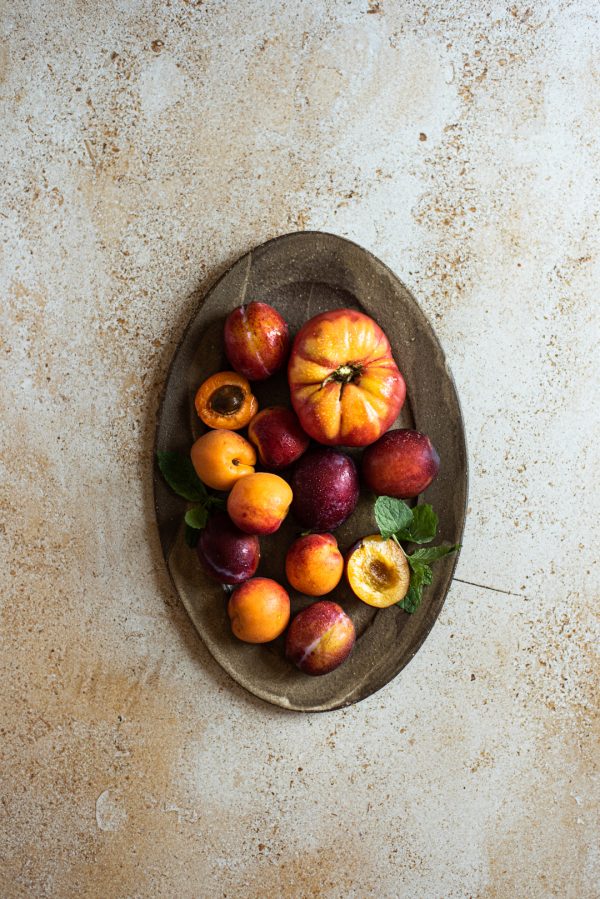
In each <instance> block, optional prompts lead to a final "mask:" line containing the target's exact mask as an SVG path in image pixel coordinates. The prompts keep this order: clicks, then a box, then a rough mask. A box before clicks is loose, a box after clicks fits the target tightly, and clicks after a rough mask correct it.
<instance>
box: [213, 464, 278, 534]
mask: <svg viewBox="0 0 600 899" xmlns="http://www.w3.org/2000/svg"><path fill="white" fill-rule="evenodd" d="M292 496H293V494H292V488H291V487H290V485H289V484H288V483H287V481H284V480H283V478H280V477H279V475H277V474H271V473H270V472H267V471H259V472H256V473H255V474H250V475H248V477H245V478H242V479H241V480H239V481H237V483H236V484H235V485H234V487H233V489H232V491H231V493H230V494H229V496H228V497H227V511H228V512H229V517H230V518H231V520H232V521H233V523H234V524H236V525H237V526H238V528H239V529H240V530H241V531H244V532H245V533H246V534H273V533H274V532H275V531H276V530H277V529H278V528H279V526H280V525H281V522H282V521H283V519H284V518H285V516H286V515H287V513H288V510H289V508H290V503H291V502H292Z"/></svg>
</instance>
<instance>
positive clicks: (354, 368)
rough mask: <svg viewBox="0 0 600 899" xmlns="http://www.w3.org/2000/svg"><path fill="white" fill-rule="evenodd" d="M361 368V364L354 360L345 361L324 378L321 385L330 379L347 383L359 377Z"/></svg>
mask: <svg viewBox="0 0 600 899" xmlns="http://www.w3.org/2000/svg"><path fill="white" fill-rule="evenodd" d="M362 370H363V367H362V365H360V364H358V363H356V362H345V363H344V364H343V365H340V366H338V368H336V370H335V371H333V372H332V373H331V374H330V375H329V376H328V377H327V378H325V380H324V381H323V385H322V386H323V387H325V385H326V384H329V383H330V381H341V383H342V384H349V383H350V382H351V381H355V380H356V379H357V378H359V377H360V375H361V374H362Z"/></svg>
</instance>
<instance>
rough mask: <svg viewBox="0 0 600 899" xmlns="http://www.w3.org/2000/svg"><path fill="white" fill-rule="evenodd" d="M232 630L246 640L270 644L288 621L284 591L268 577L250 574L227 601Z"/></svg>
mask: <svg viewBox="0 0 600 899" xmlns="http://www.w3.org/2000/svg"><path fill="white" fill-rule="evenodd" d="M227 614H228V615H229V620H230V621H231V629H232V631H233V633H234V634H235V636H236V637H237V638H238V639H239V640H243V641H244V642H245V643H269V642H270V641H271V640H275V639H276V638H277V637H279V635H280V634H282V633H283V632H284V630H285V629H286V627H287V624H288V621H289V620H290V598H289V596H288V593H287V590H285V589H284V588H283V587H282V586H281V584H278V583H277V581H273V580H271V578H268V577H253V578H250V580H248V581H245V582H244V583H243V584H242V585H241V586H240V587H238V588H237V589H236V590H234V591H233V593H232V594H231V597H230V599H229V602H228V604H227Z"/></svg>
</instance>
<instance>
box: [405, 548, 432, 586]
mask: <svg viewBox="0 0 600 899" xmlns="http://www.w3.org/2000/svg"><path fill="white" fill-rule="evenodd" d="M406 558H407V559H408V564H409V565H410V582H411V584H415V585H416V586H418V587H421V586H426V585H427V584H430V583H431V579H432V577H433V574H432V571H431V566H430V565H429V564H428V563H427V562H425V561H423V560H421V559H418V558H417V559H415V554H414V553H411V555H410V556H407V557H406Z"/></svg>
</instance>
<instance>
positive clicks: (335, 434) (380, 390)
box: [288, 309, 406, 446]
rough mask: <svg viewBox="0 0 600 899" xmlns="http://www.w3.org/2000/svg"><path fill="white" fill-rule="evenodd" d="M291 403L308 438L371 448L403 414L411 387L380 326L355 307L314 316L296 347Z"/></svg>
mask: <svg viewBox="0 0 600 899" xmlns="http://www.w3.org/2000/svg"><path fill="white" fill-rule="evenodd" d="M288 381H289V385H290V393H291V398H292V405H293V407H294V409H295V411H296V414H297V415H298V418H299V419H300V424H301V425H302V427H303V428H304V430H305V431H306V433H307V434H309V435H310V436H311V437H313V438H314V439H315V440H317V441H319V443H324V444H326V445H330V446H334V445H335V446H338V445H341V446H367V445H368V444H370V443H373V442H374V441H375V440H377V439H378V437H380V436H381V435H382V434H383V433H384V432H385V431H387V429H388V428H389V427H390V425H391V424H392V423H393V421H394V419H395V418H396V416H397V415H398V413H399V412H400V409H401V408H402V405H403V403H404V399H405V396H406V385H405V383H404V379H403V377H402V375H401V374H400V372H399V370H398V366H397V365H396V363H395V361H394V358H393V356H392V350H391V347H390V344H389V341H388V339H387V337H386V336H385V334H384V333H383V331H382V330H381V328H380V327H379V325H378V324H377V322H375V321H373V319H372V318H369V316H368V315H365V314H364V313H362V312H357V311H356V310H354V309H335V310H333V311H331V312H323V313H322V314H321V315H317V316H315V317H314V318H311V319H310V321H308V322H306V324H305V325H303V326H302V328H301V329H300V331H299V332H298V334H297V335H296V338H295V340H294V344H293V346H292V352H291V355H290V361H289V365H288Z"/></svg>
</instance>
